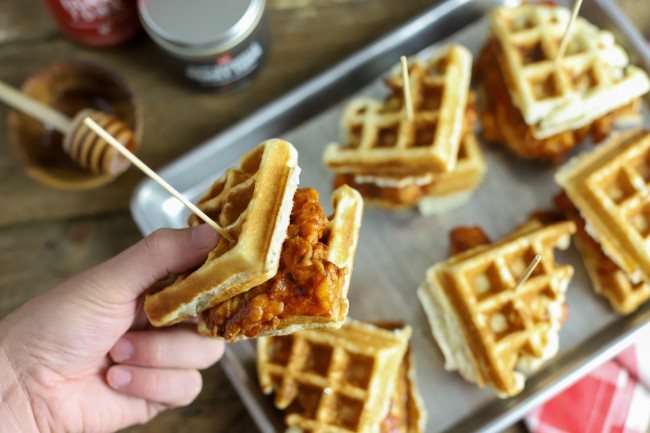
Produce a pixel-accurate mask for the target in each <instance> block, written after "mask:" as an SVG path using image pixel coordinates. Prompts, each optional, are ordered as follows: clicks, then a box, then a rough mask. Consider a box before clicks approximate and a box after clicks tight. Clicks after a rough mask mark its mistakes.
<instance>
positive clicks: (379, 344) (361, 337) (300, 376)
mask: <svg viewBox="0 0 650 433" xmlns="http://www.w3.org/2000/svg"><path fill="white" fill-rule="evenodd" d="M410 336H411V328H410V327H409V326H404V325H403V324H401V323H376V324H370V323H363V322H357V321H354V320H349V321H348V322H347V323H346V324H345V325H343V327H341V328H340V329H336V330H335V329H316V330H309V331H300V332H296V333H295V334H291V335H287V336H281V337H264V338H260V339H258V342H257V369H258V376H259V381H260V386H261V388H262V391H263V392H264V393H265V394H270V393H272V392H275V399H274V402H275V406H276V407H277V408H278V409H281V410H284V411H285V414H286V417H285V422H286V424H287V426H288V427H289V428H288V429H287V433H304V432H313V433H326V432H337V433H366V432H377V433H396V432H401V433H423V432H424V429H425V424H426V412H425V410H424V407H423V404H422V398H421V396H420V394H419V392H418V390H417V386H416V383H415V382H416V381H415V365H414V363H413V357H412V355H411V350H410V348H409V344H408V342H409V338H410Z"/></svg>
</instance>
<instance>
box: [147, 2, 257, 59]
mask: <svg viewBox="0 0 650 433" xmlns="http://www.w3.org/2000/svg"><path fill="white" fill-rule="evenodd" d="M265 3H266V1H265V0H236V1H233V0H185V1H180V0H138V11H139V15H140V21H142V26H143V27H144V29H145V30H146V31H147V33H148V34H149V36H150V37H151V38H152V39H153V40H154V41H156V43H158V44H159V45H160V46H162V47H163V48H165V49H166V50H167V51H169V52H170V53H173V54H176V55H178V56H181V57H186V58H196V57H207V56H211V55H216V54H219V53H222V52H224V51H228V50H230V49H231V48H233V47H236V46H237V45H239V44H240V43H241V42H243V41H244V40H245V39H246V38H247V37H248V36H250V34H251V33H252V32H253V31H254V30H255V28H257V25H258V24H259V22H260V20H261V19H262V15H263V13H264V6H265Z"/></svg>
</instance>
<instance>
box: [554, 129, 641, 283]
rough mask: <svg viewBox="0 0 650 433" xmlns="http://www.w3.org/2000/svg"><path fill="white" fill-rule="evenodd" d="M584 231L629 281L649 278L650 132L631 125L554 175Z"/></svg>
mask: <svg viewBox="0 0 650 433" xmlns="http://www.w3.org/2000/svg"><path fill="white" fill-rule="evenodd" d="M555 179H556V181H557V183H558V184H560V185H561V186H562V187H563V188H564V191H565V192H566V194H567V195H568V196H569V198H570V199H571V201H572V202H573V204H574V205H575V206H576V208H578V210H579V211H580V214H581V215H582V217H583V218H584V220H585V222H586V226H585V228H586V231H587V233H589V235H590V236H592V237H593V238H594V239H595V240H596V241H597V242H598V243H599V244H600V246H601V247H602V250H603V252H604V253H605V254H606V255H607V256H608V257H610V258H611V259H612V260H613V261H614V262H615V263H616V264H617V265H618V266H619V267H620V268H621V270H622V271H623V272H625V274H626V275H627V276H628V277H629V278H630V280H631V281H632V282H633V283H640V282H642V281H645V282H650V132H649V131H642V130H632V131H628V132H626V133H623V134H620V135H618V136H615V137H613V138H612V139H611V140H610V141H609V142H608V143H607V144H605V145H603V146H600V147H598V148H596V149H595V150H594V151H591V152H588V153H584V154H581V155H579V156H577V157H576V158H574V159H572V160H571V161H569V162H568V163H567V164H566V165H565V166H563V167H562V168H561V169H560V170H559V171H558V173H557V174H556V176H555Z"/></svg>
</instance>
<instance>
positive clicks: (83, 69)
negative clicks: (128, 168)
mask: <svg viewBox="0 0 650 433" xmlns="http://www.w3.org/2000/svg"><path fill="white" fill-rule="evenodd" d="M21 90H22V92H23V93H25V94H27V95H28V96H31V97H32V98H35V99H37V100H39V101H41V102H43V103H45V104H47V105H49V106H51V107H53V108H54V109H56V110H58V111H60V112H62V113H63V114H65V115H67V116H68V117H70V118H73V117H74V115H75V114H77V113H78V112H80V111H82V110H84V109H87V108H92V109H96V110H100V111H102V112H105V113H106V114H109V115H112V116H115V117H116V118H118V119H120V120H122V121H123V122H124V123H125V124H126V125H128V127H129V128H130V129H131V130H132V131H134V134H135V138H136V141H137V142H140V138H141V135H142V125H141V122H140V119H139V113H138V108H137V106H136V102H135V98H134V95H133V92H132V91H131V90H130V88H129V86H128V85H127V84H126V83H125V82H124V81H123V80H122V79H121V78H120V77H119V76H117V75H116V74H115V73H113V72H111V71H109V70H108V69H106V68H103V67H100V66H97V65H94V64H91V63H86V62H61V63H55V64H53V65H52V66H50V67H49V68H47V69H45V70H43V71H41V72H39V73H37V74H35V75H33V76H32V77H30V78H29V79H28V80H27V81H26V82H25V83H24V84H23V86H22V88H21ZM9 142H10V144H11V145H12V147H13V149H14V150H15V152H16V154H17V155H18V157H19V158H20V160H21V162H22V163H23V164H24V166H25V170H26V172H27V174H28V175H29V176H30V177H32V178H33V179H35V180H37V181H39V182H41V183H43V184H45V185H48V186H51V187H54V188H59V189H89V188H94V187H98V186H101V185H104V184H106V183H108V182H110V181H111V180H113V179H114V177H111V176H107V175H101V174H93V173H91V172H89V171H86V170H84V169H83V168H81V167H80V166H79V165H78V164H76V163H75V162H74V161H73V160H72V159H70V157H69V156H68V155H67V154H66V153H65V152H64V151H63V147H62V143H63V135H62V134H61V133H60V132H58V131H56V130H55V129H54V128H51V127H49V126H48V125H44V124H43V123H41V122H39V121H38V120H35V119H33V118H31V117H30V116H29V115H27V114H23V113H20V112H18V111H11V112H10V114H9Z"/></svg>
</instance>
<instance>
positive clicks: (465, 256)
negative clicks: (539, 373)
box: [418, 217, 576, 398]
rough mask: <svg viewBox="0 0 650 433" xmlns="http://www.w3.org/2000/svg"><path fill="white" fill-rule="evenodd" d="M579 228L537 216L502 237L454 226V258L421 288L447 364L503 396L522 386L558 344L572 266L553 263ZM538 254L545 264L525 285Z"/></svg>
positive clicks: (430, 274) (440, 265) (432, 272)
mask: <svg viewBox="0 0 650 433" xmlns="http://www.w3.org/2000/svg"><path fill="white" fill-rule="evenodd" d="M575 230H576V227H575V224H574V223H573V222H571V221H567V220H564V221H559V222H549V221H546V220H545V219H542V218H538V217H531V219H530V220H528V221H527V222H525V223H524V224H522V225H521V226H519V227H518V228H516V229H515V230H514V231H513V232H512V233H510V234H508V235H506V236H505V237H503V238H502V239H500V240H499V241H496V242H491V241H490V239H489V238H488V237H487V236H486V235H485V233H483V231H482V230H481V229H480V227H472V228H468V227H465V228H458V229H455V230H453V231H452V233H451V254H452V256H451V257H450V258H449V259H448V260H446V261H443V262H440V263H437V264H435V265H434V266H432V267H431V268H429V270H428V271H427V273H426V276H425V279H424V281H423V282H422V284H421V286H420V288H419V289H418V298H419V300H420V303H421V304H422V306H423V308H424V311H425V313H426V316H427V319H428V320H429V324H430V325H431V331H432V333H433V337H434V339H435V340H436V342H437V343H438V346H440V349H441V350H442V352H443V355H444V357H445V369H447V370H455V371H458V372H459V373H460V374H461V375H462V376H463V377H464V378H465V379H466V380H468V381H470V382H473V383H476V384H477V385H479V386H481V387H482V386H485V385H489V386H490V387H491V388H492V389H494V391H495V392H496V393H497V395H498V396H499V397H501V398H506V397H511V396H514V395H516V394H518V393H520V392H521V391H522V390H523V389H524V385H525V380H526V374H528V373H531V372H533V371H535V370H537V369H538V368H540V367H541V365H542V364H543V363H544V362H545V361H547V360H548V359H550V358H552V357H553V356H554V355H555V354H556V353H557V351H558V348H559V332H560V328H561V326H562V324H563V323H564V320H565V316H566V307H565V303H566V291H567V288H568V286H569V282H570V280H571V278H572V276H573V272H574V271H573V267H571V266H570V265H560V264H558V263H556V262H555V258H554V248H560V249H566V248H568V247H569V245H570V243H571V235H572V234H573V233H574V232H575ZM536 255H540V256H541V261H540V262H539V265H538V266H537V267H536V268H535V269H534V271H533V273H532V274H531V276H530V277H529V278H528V279H527V280H525V281H524V282H521V281H520V279H521V277H522V275H523V274H524V272H525V271H526V269H527V267H528V265H529V264H530V263H531V262H532V260H533V259H534V258H535V256H536Z"/></svg>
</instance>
